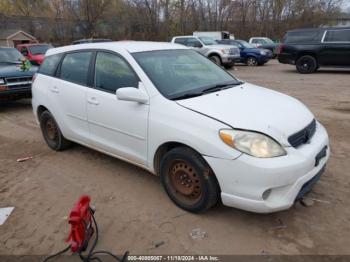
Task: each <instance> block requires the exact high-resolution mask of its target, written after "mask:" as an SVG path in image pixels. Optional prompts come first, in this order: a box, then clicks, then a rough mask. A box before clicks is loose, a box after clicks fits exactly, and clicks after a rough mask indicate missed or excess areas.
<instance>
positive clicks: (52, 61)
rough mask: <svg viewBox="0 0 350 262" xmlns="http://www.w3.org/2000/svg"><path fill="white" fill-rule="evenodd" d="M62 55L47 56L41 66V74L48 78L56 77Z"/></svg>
mask: <svg viewBox="0 0 350 262" xmlns="http://www.w3.org/2000/svg"><path fill="white" fill-rule="evenodd" d="M61 58H62V54H58V55H51V56H47V57H45V59H44V62H43V64H42V65H41V66H40V69H39V73H40V74H43V75H48V76H54V75H55V72H56V69H57V66H58V64H59V62H60V61H61Z"/></svg>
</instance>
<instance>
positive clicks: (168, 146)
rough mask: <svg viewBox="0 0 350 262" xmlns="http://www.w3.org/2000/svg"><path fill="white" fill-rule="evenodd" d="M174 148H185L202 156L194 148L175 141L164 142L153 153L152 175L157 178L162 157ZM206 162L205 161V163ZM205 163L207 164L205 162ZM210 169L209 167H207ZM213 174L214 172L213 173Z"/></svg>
mask: <svg viewBox="0 0 350 262" xmlns="http://www.w3.org/2000/svg"><path fill="white" fill-rule="evenodd" d="M176 147H186V148H188V149H190V150H192V151H194V152H196V153H197V154H198V155H199V156H202V154H201V153H199V152H198V150H196V149H195V148H193V147H191V146H189V145H186V144H184V143H182V142H177V141H168V142H165V143H163V144H161V145H160V146H159V147H158V148H157V150H156V151H155V154H154V157H153V168H154V174H155V175H156V176H159V171H160V163H161V161H162V158H163V156H164V155H165V154H166V153H167V152H169V151H170V150H172V149H174V148H176ZM203 160H204V161H205V159H204V158H203ZM205 162H206V161H205ZM206 163H207V162H206ZM207 165H208V166H209V164H208V163H207ZM209 167H210V166H209ZM213 173H214V172H213Z"/></svg>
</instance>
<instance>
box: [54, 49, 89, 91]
mask: <svg viewBox="0 0 350 262" xmlns="http://www.w3.org/2000/svg"><path fill="white" fill-rule="evenodd" d="M91 56H92V53H91V52H77V53H70V54H66V56H65V57H64V59H63V61H62V65H61V73H60V78H61V79H63V80H66V81H69V82H73V83H76V84H81V85H87V83H88V72H89V65H90V60H91Z"/></svg>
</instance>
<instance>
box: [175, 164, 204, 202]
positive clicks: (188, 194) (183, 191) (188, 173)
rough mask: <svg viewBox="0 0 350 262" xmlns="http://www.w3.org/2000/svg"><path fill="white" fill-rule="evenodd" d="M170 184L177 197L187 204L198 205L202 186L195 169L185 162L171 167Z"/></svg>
mask: <svg viewBox="0 0 350 262" xmlns="http://www.w3.org/2000/svg"><path fill="white" fill-rule="evenodd" d="M170 184H171V188H172V191H173V192H174V193H175V195H176V196H177V197H178V198H180V199H181V200H182V201H184V202H186V203H187V204H194V203H196V202H197V201H198V200H199V199H200V198H201V196H202V186H201V182H200V179H199V177H198V175H197V174H196V171H195V169H194V168H193V167H192V166H191V165H189V164H188V163H186V162H185V161H183V160H176V161H174V162H173V164H172V165H171V167H170Z"/></svg>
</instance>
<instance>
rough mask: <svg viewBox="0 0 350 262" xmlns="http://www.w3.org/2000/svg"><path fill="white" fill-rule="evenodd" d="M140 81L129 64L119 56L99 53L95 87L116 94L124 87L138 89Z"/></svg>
mask: <svg viewBox="0 0 350 262" xmlns="http://www.w3.org/2000/svg"><path fill="white" fill-rule="evenodd" d="M138 83H139V79H138V77H137V76H136V75H135V73H134V71H133V70H132V69H131V68H130V66H129V65H128V64H127V62H126V61H125V60H124V59H122V58H121V57H120V56H118V55H114V54H111V53H107V52H98V53H97V55H96V64H95V87H96V88H97V89H100V90H102V91H107V92H111V93H115V92H116V90H117V89H119V88H122V87H136V88H137V87H138Z"/></svg>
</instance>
